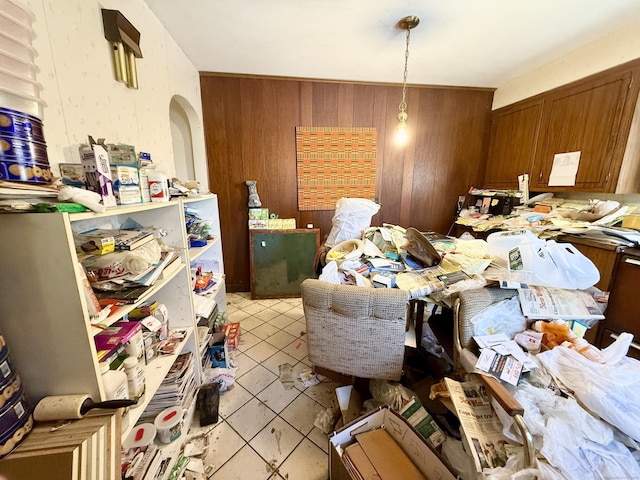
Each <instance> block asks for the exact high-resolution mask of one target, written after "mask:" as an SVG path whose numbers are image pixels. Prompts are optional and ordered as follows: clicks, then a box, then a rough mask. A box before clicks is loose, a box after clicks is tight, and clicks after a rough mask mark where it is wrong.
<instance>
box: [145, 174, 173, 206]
mask: <svg viewBox="0 0 640 480" xmlns="http://www.w3.org/2000/svg"><path fill="white" fill-rule="evenodd" d="M147 176H148V178H149V195H150V196H151V201H152V202H168V201H169V181H168V180H167V175H166V174H165V173H164V172H162V171H160V170H149V173H148V175H147Z"/></svg>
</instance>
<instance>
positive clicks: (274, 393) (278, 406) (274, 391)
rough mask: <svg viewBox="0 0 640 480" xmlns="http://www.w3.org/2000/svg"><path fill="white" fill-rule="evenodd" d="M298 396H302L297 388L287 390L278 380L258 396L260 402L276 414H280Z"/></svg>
mask: <svg viewBox="0 0 640 480" xmlns="http://www.w3.org/2000/svg"><path fill="white" fill-rule="evenodd" d="M298 395H302V394H301V393H300V391H299V390H298V389H297V388H290V389H288V390H287V389H285V388H284V386H283V385H282V383H281V382H280V380H276V381H275V382H273V383H272V384H271V385H269V386H268V387H267V388H265V389H264V390H262V391H261V392H260V393H258V394H257V395H256V397H257V398H258V400H260V401H261V402H262V403H264V404H265V405H266V406H267V407H269V408H270V409H271V410H273V411H274V412H276V413H280V412H281V411H282V410H283V409H284V408H285V407H286V406H287V405H289V404H290V403H291V402H292V401H293V400H294V399H295V398H296V397H297V396H298Z"/></svg>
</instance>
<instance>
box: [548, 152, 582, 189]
mask: <svg viewBox="0 0 640 480" xmlns="http://www.w3.org/2000/svg"><path fill="white" fill-rule="evenodd" d="M581 153H582V152H580V151H578V152H566V153H556V154H555V155H554V156H553V166H552V167H551V174H550V175H549V183H548V184H547V185H548V186H549V187H573V186H574V185H575V184H576V174H577V173H578V165H579V164H580V154H581Z"/></svg>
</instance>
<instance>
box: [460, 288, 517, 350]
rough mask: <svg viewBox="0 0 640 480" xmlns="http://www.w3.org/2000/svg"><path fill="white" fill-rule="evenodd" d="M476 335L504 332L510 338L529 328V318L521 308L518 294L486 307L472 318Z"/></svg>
mask: <svg viewBox="0 0 640 480" xmlns="http://www.w3.org/2000/svg"><path fill="white" fill-rule="evenodd" d="M471 323H472V324H473V333H474V335H494V334H496V333H504V334H505V335H506V336H507V337H509V338H510V339H513V337H514V336H515V335H516V334H517V333H520V332H522V331H523V330H526V329H527V320H526V319H525V318H524V315H522V310H520V301H519V299H518V296H517V295H516V296H515V297H513V298H510V299H509V300H502V301H500V302H497V303H494V304H493V305H491V306H490V307H487V308H485V309H484V310H482V311H481V312H480V313H478V314H477V315H475V316H473V317H472V318H471Z"/></svg>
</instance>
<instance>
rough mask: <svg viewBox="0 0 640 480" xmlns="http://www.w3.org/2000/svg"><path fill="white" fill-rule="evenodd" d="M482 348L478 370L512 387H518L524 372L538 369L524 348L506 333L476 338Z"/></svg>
mask: <svg viewBox="0 0 640 480" xmlns="http://www.w3.org/2000/svg"><path fill="white" fill-rule="evenodd" d="M473 339H474V340H475V341H476V343H477V344H478V346H479V347H480V349H481V350H480V358H479V359H478V361H477V363H476V365H475V366H476V368H477V369H479V370H482V371H483V372H486V373H488V374H490V375H492V376H494V377H496V378H498V379H500V380H503V381H505V382H507V383H510V384H511V385H517V384H518V380H519V379H520V376H521V375H522V373H523V372H528V371H530V370H533V369H535V368H537V367H538V365H537V364H536V362H535V361H533V359H532V358H531V357H530V356H529V355H528V354H526V353H525V352H523V351H522V348H520V346H519V345H518V344H517V343H516V342H515V341H513V340H509V338H508V337H507V336H506V335H505V334H504V333H497V334H495V335H482V336H475V337H473Z"/></svg>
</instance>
